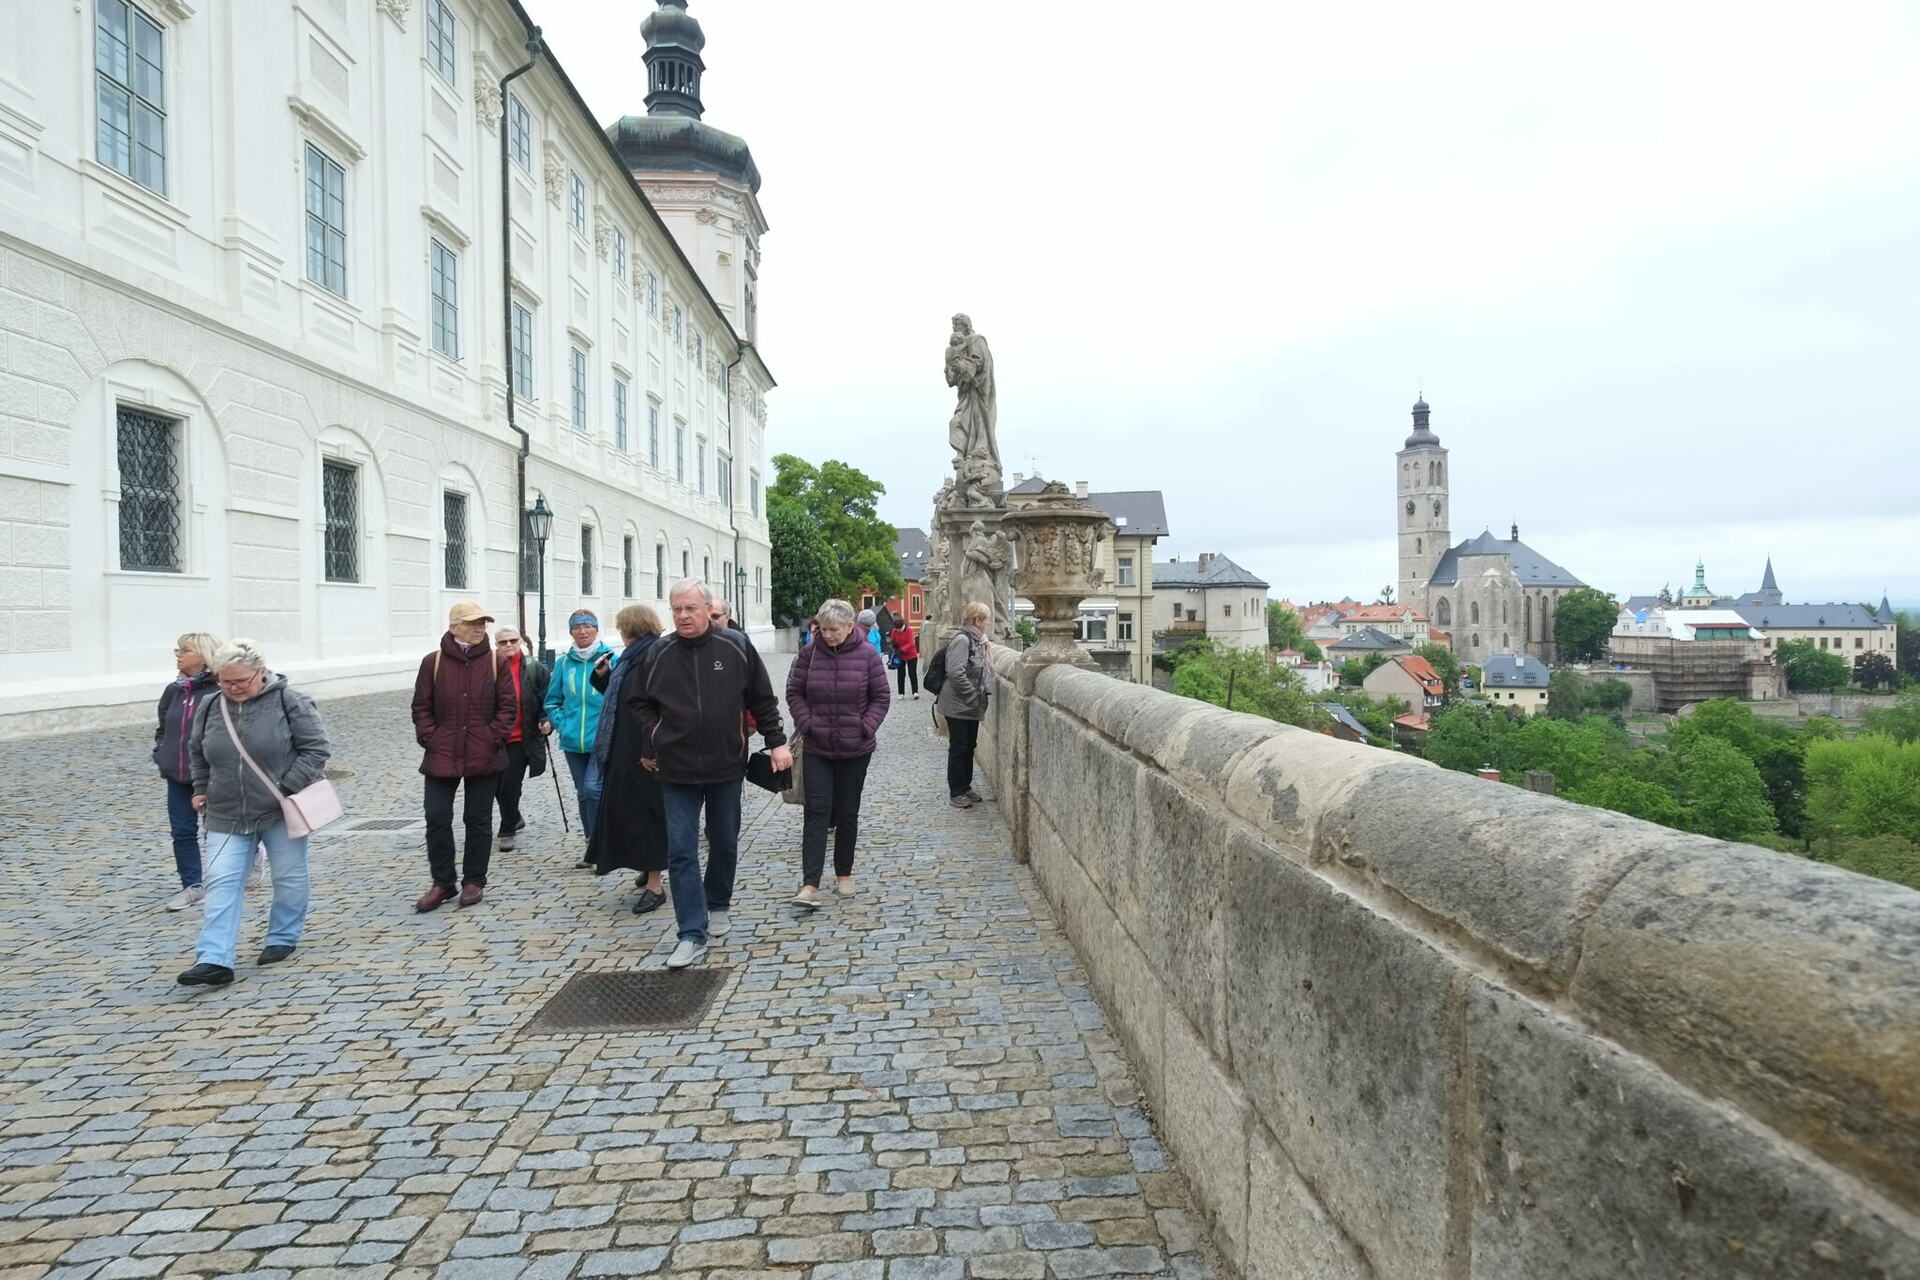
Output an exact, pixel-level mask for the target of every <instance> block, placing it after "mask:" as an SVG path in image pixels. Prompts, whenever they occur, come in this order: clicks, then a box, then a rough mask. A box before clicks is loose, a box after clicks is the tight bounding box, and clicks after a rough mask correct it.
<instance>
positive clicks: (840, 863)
mask: <svg viewBox="0 0 1920 1280" xmlns="http://www.w3.org/2000/svg"><path fill="white" fill-rule="evenodd" d="M872 759H873V754H872V753H871V752H869V753H868V754H866V755H864V756H850V757H848V758H847V759H845V760H829V759H827V758H826V757H824V756H817V755H815V754H813V753H812V752H811V751H809V752H808V753H807V763H806V766H805V767H804V768H803V769H802V770H801V771H800V772H801V776H802V777H803V778H804V779H805V780H806V785H807V814H806V819H805V821H804V823H803V824H802V826H801V835H800V883H802V884H810V885H812V886H813V887H814V888H816V889H818V888H819V887H820V872H821V870H822V869H823V868H824V867H825V866H826V862H827V828H828V827H832V828H833V874H835V875H836V876H850V875H852V874H853V841H854V838H855V837H856V836H858V835H859V834H860V793H861V791H862V790H864V789H865V788H866V785H867V764H868V762H870V761H871V760H872Z"/></svg>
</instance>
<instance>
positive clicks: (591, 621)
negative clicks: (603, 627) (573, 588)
mask: <svg viewBox="0 0 1920 1280" xmlns="http://www.w3.org/2000/svg"><path fill="white" fill-rule="evenodd" d="M583 622H584V623H586V624H587V625H588V626H590V627H597V626H599V625H600V619H598V618H596V617H594V616H593V615H592V614H590V613H588V612H587V611H586V610H585V609H582V610H581V611H580V612H578V613H576V614H574V615H573V616H572V617H571V618H568V619H567V626H568V627H569V628H571V627H577V626H579V625H580V624H581V623H583Z"/></svg>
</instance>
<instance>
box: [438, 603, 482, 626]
mask: <svg viewBox="0 0 1920 1280" xmlns="http://www.w3.org/2000/svg"><path fill="white" fill-rule="evenodd" d="M447 621H448V622H449V623H455V622H492V621H493V615H492V614H490V613H488V612H487V611H486V610H485V609H482V608H481V607H480V602H479V601H478V600H462V601H461V602H460V603H459V604H457V605H455V606H453V608H451V609H449V610H447Z"/></svg>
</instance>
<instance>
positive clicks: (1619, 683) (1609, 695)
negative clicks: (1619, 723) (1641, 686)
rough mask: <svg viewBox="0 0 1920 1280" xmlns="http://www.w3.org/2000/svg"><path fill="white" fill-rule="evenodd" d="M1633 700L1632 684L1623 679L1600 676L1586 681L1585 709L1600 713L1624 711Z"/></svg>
mask: <svg viewBox="0 0 1920 1280" xmlns="http://www.w3.org/2000/svg"><path fill="white" fill-rule="evenodd" d="M1632 701H1633V686H1632V685H1630V684H1628V683H1627V682H1626V681H1625V680H1616V679H1615V678H1614V677H1612V676H1602V677H1601V678H1600V679H1598V680H1589V681H1587V710H1588V711H1593V712H1599V713H1600V714H1602V715H1608V714H1613V713H1617V712H1624V711H1625V710H1626V709H1627V706H1628V704H1630V703H1631V702H1632Z"/></svg>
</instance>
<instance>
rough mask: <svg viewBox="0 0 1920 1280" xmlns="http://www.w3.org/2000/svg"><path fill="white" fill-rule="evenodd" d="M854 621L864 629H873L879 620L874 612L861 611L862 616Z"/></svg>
mask: <svg viewBox="0 0 1920 1280" xmlns="http://www.w3.org/2000/svg"><path fill="white" fill-rule="evenodd" d="M854 621H855V622H857V623H859V624H860V625H861V626H863V627H871V626H872V625H873V624H874V623H875V622H876V621H877V619H876V617H875V616H874V612H873V610H871V609H862V610H861V611H860V616H859V617H857V618H855V619H854Z"/></svg>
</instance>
